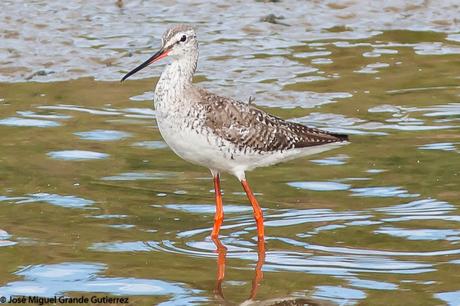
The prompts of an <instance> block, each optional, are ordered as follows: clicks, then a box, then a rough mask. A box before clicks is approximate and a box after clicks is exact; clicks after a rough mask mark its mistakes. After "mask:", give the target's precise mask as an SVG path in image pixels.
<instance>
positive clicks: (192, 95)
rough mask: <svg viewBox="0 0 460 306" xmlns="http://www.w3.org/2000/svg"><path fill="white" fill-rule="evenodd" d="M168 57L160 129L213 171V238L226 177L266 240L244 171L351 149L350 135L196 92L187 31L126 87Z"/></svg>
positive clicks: (159, 102)
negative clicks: (249, 207) (340, 148)
mask: <svg viewBox="0 0 460 306" xmlns="http://www.w3.org/2000/svg"><path fill="white" fill-rule="evenodd" d="M165 57H169V58H171V62H170V64H169V65H168V66H166V68H165V69H164V71H163V73H162V74H161V76H160V79H159V81H158V83H157V85H156V88H155V99H154V100H155V101H154V103H155V110H156V120H157V124H158V128H159V130H160V133H161V135H162V136H163V138H164V140H165V141H166V143H167V144H168V145H169V147H171V149H172V150H173V151H174V152H175V153H176V154H177V155H179V156H180V157H181V158H183V159H185V160H187V161H189V162H191V163H193V164H197V165H201V166H204V167H207V168H209V169H210V170H211V174H212V176H213V179H214V189H215V200H216V213H215V218H214V227H213V230H212V234H211V237H213V238H216V237H218V235H219V230H220V226H221V224H222V222H223V219H224V211H223V206H222V194H221V190H220V173H221V172H227V173H230V174H233V175H234V176H236V177H237V178H238V180H239V181H240V182H241V184H242V186H243V189H244V191H245V192H246V195H247V197H248V199H249V201H250V202H251V204H252V207H253V210H254V218H255V221H256V225H257V235H258V238H259V240H263V239H264V223H263V215H262V210H261V208H260V206H259V203H258V202H257V200H256V198H255V197H254V194H253V192H252V191H251V188H250V187H249V184H248V182H247V180H246V176H245V173H246V171H250V170H253V169H255V168H257V167H263V166H269V165H273V164H276V163H279V162H282V161H287V160H291V159H294V158H297V157H302V156H307V155H311V154H316V153H320V152H324V151H326V150H329V149H332V148H336V147H338V146H341V145H343V144H346V143H348V137H347V135H342V134H336V133H330V132H327V131H323V130H319V129H316V128H311V127H307V126H304V125H301V124H297V123H294V122H288V121H285V120H283V119H281V118H278V117H275V116H273V115H270V114H267V113H266V112H264V111H262V110H260V109H258V108H256V107H254V106H253V105H251V104H250V103H244V102H241V101H237V100H234V99H232V98H228V97H224V96H218V95H216V94H213V93H211V92H209V91H207V90H205V89H202V88H199V87H197V86H195V85H194V84H193V83H192V80H193V75H194V73H195V70H196V67H197V63H198V40H197V37H196V32H195V30H194V29H193V28H192V27H191V26H189V25H175V26H172V27H171V28H169V29H168V30H167V31H166V32H165V33H164V34H163V39H162V46H161V48H160V50H159V51H158V52H157V53H155V54H154V55H153V56H152V57H150V58H149V59H148V60H146V61H145V62H144V63H142V64H141V65H139V66H138V67H136V68H134V69H133V70H132V71H130V72H129V73H127V74H126V75H125V76H124V77H123V78H122V81H124V80H125V79H127V78H128V77H129V76H131V75H133V74H134V73H136V72H138V71H139V70H141V69H143V68H145V67H147V66H148V65H150V64H152V63H154V62H156V61H158V60H160V59H162V58H165Z"/></svg>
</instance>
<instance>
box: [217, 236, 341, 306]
mask: <svg viewBox="0 0 460 306" xmlns="http://www.w3.org/2000/svg"><path fill="white" fill-rule="evenodd" d="M212 241H213V242H214V244H215V245H216V251H217V254H218V256H217V277H216V287H215V288H214V294H215V298H216V300H218V301H219V302H220V304H222V305H230V304H231V305H234V304H233V303H229V302H227V301H226V300H225V297H224V292H223V290H222V282H223V281H224V278H225V263H226V258H227V248H226V247H225V245H224V244H223V243H222V242H221V241H220V240H219V239H218V238H212ZM264 262H265V241H264V240H263V239H260V240H259V241H258V242H257V263H256V268H255V271H254V278H253V279H252V286H251V293H250V295H249V298H248V299H247V300H246V301H244V302H243V303H241V304H239V305H244V306H247V305H260V306H274V305H278V306H295V305H310V306H331V305H333V304H331V303H329V302H328V301H322V300H316V299H312V298H299V297H289V296H288V297H281V298H273V299H268V300H263V301H256V300H255V297H256V294H257V288H258V287H259V285H260V282H261V281H262V279H263V277H264V275H263V272H262V267H263V265H264Z"/></svg>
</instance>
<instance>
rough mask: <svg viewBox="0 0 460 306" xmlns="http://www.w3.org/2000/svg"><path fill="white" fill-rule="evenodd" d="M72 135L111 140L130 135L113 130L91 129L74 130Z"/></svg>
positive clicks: (82, 137) (97, 139)
mask: <svg viewBox="0 0 460 306" xmlns="http://www.w3.org/2000/svg"><path fill="white" fill-rule="evenodd" d="M74 135H77V136H78V137H80V138H81V139H85V140H96V141H113V140H120V139H123V138H127V137H130V136H131V134H130V133H127V132H121V131H113V130H93V131H88V132H75V133H74Z"/></svg>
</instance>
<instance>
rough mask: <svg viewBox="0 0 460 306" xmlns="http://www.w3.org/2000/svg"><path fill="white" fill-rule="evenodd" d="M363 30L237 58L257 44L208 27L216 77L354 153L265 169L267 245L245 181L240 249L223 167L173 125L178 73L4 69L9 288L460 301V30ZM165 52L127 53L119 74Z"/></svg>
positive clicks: (317, 300) (228, 298)
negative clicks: (166, 124) (217, 179)
mask: <svg viewBox="0 0 460 306" xmlns="http://www.w3.org/2000/svg"><path fill="white" fill-rule="evenodd" d="M254 5H255V6H257V5H262V4H254ZM334 9H337V10H338V9H339V8H334ZM126 10H127V11H125V14H127V12H129V7H128V8H126ZM111 14H114V15H116V14H117V13H116V12H115V11H114V12H112V13H111ZM203 14H205V13H203ZM109 15H110V14H109ZM124 16H125V17H122V18H126V15H124ZM288 17H289V16H288ZM283 22H286V23H287V24H292V20H290V19H289V18H286V19H285V20H283ZM263 26H265V27H275V25H267V24H265V25H263ZM279 27H280V28H276V29H272V31H274V32H275V33H276V32H277V31H279V32H280V33H287V32H284V31H285V30H284V29H285V28H282V25H279ZM293 27H294V26H293V25H291V29H292V28H293ZM162 29H164V27H163V28H161V29H155V31H159V32H161V31H160V30H162ZM244 31H247V32H248V33H252V32H251V31H249V30H248V29H245V30H242V32H238V33H240V34H235V33H232V34H231V35H235V36H238V35H241V36H244V34H241V33H244ZM286 31H287V30H286ZM347 31H348V29H347V28H341V27H336V28H332V29H330V30H328V31H323V32H321V33H320V34H321V35H323V34H324V37H322V36H321V35H320V34H318V33H316V34H314V33H310V34H312V36H313V38H312V39H309V40H296V39H290V38H284V40H279V41H277V42H278V43H279V45H278V46H276V47H273V48H272V49H269V50H267V51H264V48H265V47H264V42H263V39H261V40H258V41H257V43H256V44H255V45H254V46H252V45H251V48H252V47H253V48H255V49H251V48H249V49H246V50H242V49H239V50H238V51H236V52H242V53H237V54H235V53H231V52H230V50H228V49H232V48H233V47H234V46H238V44H239V41H238V39H236V38H235V39H234V40H232V39H227V40H226V39H225V37H224V38H219V37H217V38H216V39H215V40H213V39H212V37H213V36H212V35H217V34H215V33H212V32H206V34H205V35H203V36H204V38H203V40H204V41H205V42H204V43H203V44H202V54H203V55H202V58H201V62H200V68H199V71H198V75H197V77H196V82H197V83H199V84H200V85H201V86H203V87H206V88H209V89H211V90H213V91H214V92H216V93H220V94H226V95H232V96H234V97H237V98H239V99H242V100H247V99H248V97H249V96H250V95H253V96H255V98H256V99H255V102H254V103H255V104H257V105H259V107H261V108H263V109H264V110H266V111H268V112H270V113H273V114H275V115H277V116H280V117H283V118H286V119H291V120H295V121H298V122H301V123H304V124H307V125H312V126H317V127H321V128H326V129H329V130H334V131H338V132H344V133H349V134H350V138H351V141H352V143H351V144H350V145H348V146H345V147H342V148H340V149H337V150H333V151H329V152H326V153H324V154H320V155H316V156H313V157H311V158H310V159H307V158H303V159H297V160H295V161H292V162H288V163H284V164H279V165H277V166H274V167H270V168H265V169H258V170H256V171H254V172H251V173H249V174H248V175H247V176H248V180H249V182H250V183H251V186H252V187H253V190H254V191H255V192H256V196H257V198H258V200H259V202H260V204H261V206H262V207H263V208H264V214H265V221H266V222H265V223H266V228H265V230H266V246H265V248H266V250H265V252H262V251H259V249H258V246H257V243H256V229H255V223H254V221H253V218H252V210H251V207H250V205H249V203H248V201H247V199H246V196H245V194H244V193H243V190H242V189H241V186H240V185H239V183H238V181H237V180H236V179H235V178H233V177H231V176H228V175H224V176H223V180H222V188H223V192H224V210H225V213H226V215H225V221H224V224H223V229H222V231H221V242H222V243H223V245H225V246H226V247H227V249H228V250H227V252H226V253H225V252H222V251H221V252H218V251H216V246H215V245H214V243H213V242H212V241H211V239H210V238H209V234H210V231H211V229H212V224H213V212H214V202H213V201H214V194H213V192H212V188H213V187H212V180H211V178H210V174H209V172H208V170H207V169H205V168H200V167H196V166H193V165H190V164H188V163H187V162H185V161H183V160H181V159H180V158H178V157H177V156H175V155H174V153H173V152H172V151H171V150H170V149H168V148H167V146H166V144H165V143H164V142H163V141H162V138H161V135H160V134H159V131H158V128H157V126H156V123H155V120H154V111H153V106H152V102H151V96H152V95H151V93H150V91H151V90H152V88H153V85H154V84H155V82H156V81H157V77H158V75H159V73H160V71H161V69H162V67H163V66H162V65H161V64H159V65H158V66H157V67H154V68H153V69H151V70H149V71H146V73H147V74H149V75H151V76H155V77H154V78H146V79H142V80H132V81H128V82H125V83H123V84H120V83H119V82H118V81H108V80H105V78H104V76H105V74H104V73H105V72H103V71H102V70H103V68H101V66H97V65H100V63H99V62H98V63H97V65H96V64H95V65H96V66H95V67H98V68H97V69H99V70H98V72H95V73H96V75H92V77H84V76H85V73H82V74H78V73H77V72H75V71H74V72H75V73H76V74H77V77H76V79H75V80H69V79H67V80H60V79H61V78H63V79H65V73H64V72H62V71H58V70H56V71H55V73H54V74H55V75H56V80H53V79H47V78H48V77H50V78H54V77H53V74H50V75H46V76H45V75H43V76H40V75H38V76H34V77H33V78H31V79H30V80H29V81H25V79H24V77H21V76H16V75H15V74H14V73H13V74H9V72H3V75H4V76H5V78H13V79H7V80H5V82H3V83H0V171H1V172H0V173H1V175H0V262H1V263H2V264H1V266H0V295H3V296H6V297H9V296H11V295H27V296H29V295H37V296H45V297H49V296H54V295H68V296H81V295H84V296H92V295H98V296H105V295H110V296H123V297H129V302H130V304H131V305H151V304H158V303H163V302H164V303H165V304H166V305H168V303H169V304H172V305H187V304H199V305H214V304H218V303H222V304H223V303H227V304H229V305H233V304H239V303H243V302H244V301H245V300H246V299H248V297H250V295H251V292H252V294H253V297H252V299H253V302H254V303H256V302H257V301H259V302H262V301H265V302H266V305H272V304H275V303H276V302H277V301H278V302H279V301H281V300H285V299H297V300H298V303H299V304H301V303H302V301H303V303H307V302H309V303H311V304H313V305H315V304H320V305H322V304H327V303H331V304H332V305H335V304H339V305H353V304H359V305H439V304H449V305H459V304H458V303H459V302H458V301H460V286H459V283H460V278H459V276H458V275H459V274H460V248H459V243H460V228H459V222H460V216H459V214H458V208H459V205H460V202H459V196H460V192H459V188H458V186H459V185H460V163H459V159H460V154H459V153H460V136H459V133H458V128H459V127H460V101H459V100H460V99H459V95H460V85H459V82H458V80H459V79H458V78H459V73H458V71H459V68H460V62H459V61H458V54H459V53H460V52H459V51H458V50H459V49H460V46H459V42H458V39H457V38H456V36H455V35H454V36H448V35H451V34H448V33H447V32H448V31H446V33H444V32H442V31H438V32H434V31H422V30H420V31H409V30H391V29H387V30H384V31H381V33H373V34H369V35H367V36H366V35H365V36H364V37H354V36H351V37H348V38H347V37H345V38H344V39H339V38H337V37H340V36H341V35H343V36H346V35H349V34H350V33H349V32H347ZM313 32H314V31H313ZM358 32H359V31H358ZM296 33H297V32H296ZM299 33H302V31H299ZM331 33H332V34H331ZM352 33H353V31H352ZM248 35H253V34H248ZM274 35H275V36H276V35H278V34H274ZM302 35H304V34H302ZM315 35H317V36H316V38H315ZM331 35H332V36H331ZM130 39H132V40H133V41H136V39H135V38H130ZM248 41H250V40H246V41H244V42H243V43H242V44H247V43H248ZM281 41H284V42H285V44H282V43H281ZM155 42H158V41H157V40H155ZM139 44H140V45H141V43H139ZM257 44H259V46H262V47H260V49H257V48H259V47H257ZM271 44H275V42H271ZM213 46H214V47H216V46H217V47H216V48H213ZM94 48H96V47H95V46H90V49H91V50H92V49H94ZM227 48H228V49H227ZM150 51H152V50H150ZM212 51H216V52H215V53H217V54H213V52H212ZM218 51H219V52H218ZM101 52H104V50H101ZM239 55H240V56H239ZM88 56H91V54H89V55H88ZM147 56H148V54H136V55H135V56H133V57H132V58H125V59H126V62H124V61H123V60H122V59H124V57H121V58H119V59H118V60H119V62H118V63H117V64H116V67H115V68H116V69H118V71H119V73H118V74H116V75H114V74H113V75H112V77H113V80H116V79H118V77H119V76H121V75H122V74H123V71H127V70H129V69H131V68H133V65H135V64H136V63H140V62H141V60H142V59H144V58H146V57H147ZM88 63H89V65H92V64H94V63H92V64H91V62H90V61H89V60H88ZM77 64H78V63H77ZM106 64H107V63H106ZM246 65H247V66H246ZM107 67H108V68H107V69H109V70H113V69H115V68H114V67H111V66H110V64H107ZM219 67H220V68H219ZM37 69H38V68H37ZM53 69H54V68H53ZM82 69H84V66H82ZM116 69H115V70H116ZM69 71H71V70H69ZM69 73H70V72H69ZM97 73H100V74H97ZM41 78H43V79H41ZM94 78H96V79H98V80H95V79H94ZM37 81H38V82H37ZM144 93H145V94H144ZM224 257H225V258H224ZM224 260H225V275H224V278H223V280H222V282H221V284H220V286H221V289H222V290H221V291H220V290H219V289H216V288H218V287H219V273H218V270H219V269H220V277H222V271H223V269H224V267H223V262H224ZM219 263H220V267H219ZM262 274H263V278H262ZM256 276H257V277H256ZM254 279H257V281H255V282H253V280H254ZM254 295H255V296H254ZM224 300H225V302H224ZM264 305H265V304H264Z"/></svg>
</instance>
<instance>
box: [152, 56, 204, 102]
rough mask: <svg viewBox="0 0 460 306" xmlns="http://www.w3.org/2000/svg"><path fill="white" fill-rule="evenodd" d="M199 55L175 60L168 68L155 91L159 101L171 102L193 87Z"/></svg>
mask: <svg viewBox="0 0 460 306" xmlns="http://www.w3.org/2000/svg"><path fill="white" fill-rule="evenodd" d="M197 62H198V54H189V55H187V56H183V57H180V58H175V59H173V61H172V62H171V63H170V64H169V65H168V66H166V68H165V70H164V71H163V73H162V74H161V76H160V80H159V81H158V83H157V86H156V89H155V96H156V98H157V100H164V99H167V100H171V99H174V98H176V97H178V96H180V95H182V94H183V92H184V90H186V88H188V87H190V86H191V85H192V80H193V74H194V73H195V70H196V66H197Z"/></svg>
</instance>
